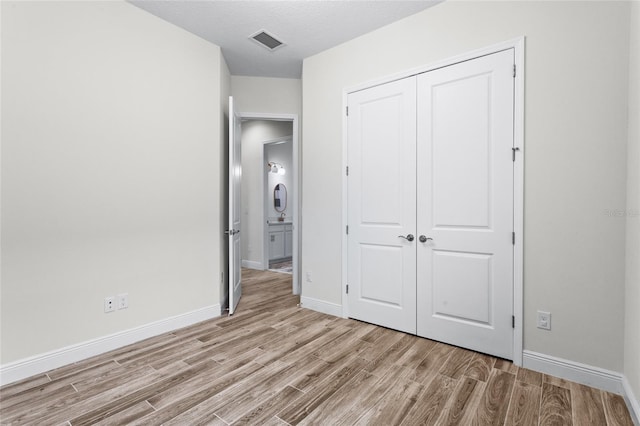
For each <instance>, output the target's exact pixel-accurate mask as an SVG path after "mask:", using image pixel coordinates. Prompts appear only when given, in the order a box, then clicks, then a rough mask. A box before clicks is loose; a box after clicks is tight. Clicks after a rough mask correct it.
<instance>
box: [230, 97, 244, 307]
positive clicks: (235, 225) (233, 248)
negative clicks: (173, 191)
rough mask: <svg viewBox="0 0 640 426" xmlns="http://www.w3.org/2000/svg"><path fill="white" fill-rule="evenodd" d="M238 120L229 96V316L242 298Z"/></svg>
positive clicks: (240, 164)
mask: <svg viewBox="0 0 640 426" xmlns="http://www.w3.org/2000/svg"><path fill="white" fill-rule="evenodd" d="M240 124H241V122H240V118H239V116H238V113H237V112H236V111H235V108H234V105H233V97H232V96H229V229H228V230H227V234H228V236H229V315H232V314H233V313H234V312H235V310H236V307H237V306H238V302H239V301H240V297H241V296H242V269H241V267H240V266H241V262H242V252H241V250H240V249H241V245H240V229H241V228H240V217H241V216H240V214H241V212H240V210H241V208H240V203H241V198H240V183H241V179H242V163H241V160H242V158H241V156H240V155H241V152H240V132H241V130H240Z"/></svg>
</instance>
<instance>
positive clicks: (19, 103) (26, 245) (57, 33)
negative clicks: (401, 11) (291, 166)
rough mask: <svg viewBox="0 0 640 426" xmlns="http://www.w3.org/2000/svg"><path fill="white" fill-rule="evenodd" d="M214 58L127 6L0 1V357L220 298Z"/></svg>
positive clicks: (217, 64) (218, 66) (209, 49)
mask: <svg viewBox="0 0 640 426" xmlns="http://www.w3.org/2000/svg"><path fill="white" fill-rule="evenodd" d="M223 68H224V66H223V64H222V59H221V54H220V49H219V47H218V46H215V45H213V44H210V43H208V42H206V41H204V40H202V39H201V38H199V37H196V36H194V35H191V34H188V33H187V32H185V31H183V30H181V29H179V28H178V27H175V26H173V25H171V24H168V23H166V22H164V21H162V20H160V19H158V18H156V17H154V16H152V15H150V14H148V13H146V12H144V11H142V10H140V9H138V8H136V7H135V6H132V5H131V4H128V3H124V2H57V1H51V2H37V3H36V2H7V1H3V2H2V88H3V90H2V99H1V101H2V289H1V303H2V306H1V311H2V312H1V323H2V325H1V327H2V328H1V334H2V354H1V357H2V360H1V362H2V364H5V363H8V362H12V361H14V360H19V359H23V358H25V357H29V356H33V355H37V354H40V353H43V352H46V351H50V350H56V349H59V348H61V347H64V346H67V345H71V344H76V343H79V342H84V341H87V340H89V339H94V338H98V337H101V336H104V335H107V334H111V333H117V332H119V331H122V330H127V329H131V328H133V327H137V326H140V325H143V324H148V323H150V322H153V321H157V320H161V319H165V318H168V317H171V316H174V315H178V314H182V313H185V312H190V311H193V310H197V309H200V308H203V307H208V306H213V305H216V304H217V303H218V302H219V280H220V273H221V267H220V264H219V259H220V258H221V253H220V240H221V235H220V212H221V209H220V202H221V200H220V189H219V188H220V171H219V169H220V161H221V159H220V146H219V144H220V135H221V123H220V117H221V116H222V111H221V107H220V101H219V99H220V96H221V90H222V89H223V86H224V83H223V82H222V80H221V79H222V76H221V73H223V71H222V70H223ZM226 84H227V86H228V82H227V83H226ZM121 292H128V293H129V309H127V310H121V311H116V312H113V313H109V314H105V313H103V298H104V297H105V296H109V295H115V294H117V293H121Z"/></svg>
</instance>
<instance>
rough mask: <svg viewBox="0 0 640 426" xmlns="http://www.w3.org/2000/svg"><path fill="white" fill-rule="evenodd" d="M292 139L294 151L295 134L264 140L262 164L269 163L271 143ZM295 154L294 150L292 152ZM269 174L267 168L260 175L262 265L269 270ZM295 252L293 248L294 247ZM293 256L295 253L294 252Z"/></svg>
mask: <svg viewBox="0 0 640 426" xmlns="http://www.w3.org/2000/svg"><path fill="white" fill-rule="evenodd" d="M289 140H291V141H292V151H293V136H292V135H290V136H284V137H281V138H276V139H270V140H267V141H263V142H262V164H267V163H266V160H267V159H266V158H265V155H264V154H265V150H266V148H267V145H271V144H276V143H279V142H286V141H289ZM291 154H292V156H293V152H292V153H291ZM268 175H269V172H267V171H266V169H265V170H263V173H262V175H260V179H261V182H262V184H261V185H262V219H263V223H262V267H263V268H264V269H265V270H267V269H269V224H268V223H267V217H268V214H267V213H268V211H269V207H270V205H271V203H272V201H271V197H270V196H269V195H270V194H269V188H268V184H269V182H268V180H269V178H268V177H267V176H268ZM293 186H294V189H295V182H294V185H293ZM288 191H289V189H288V188H287V204H289V194H288ZM293 192H294V191H292V192H291V197H292V198H293V197H294V194H293ZM293 201H294V204H296V199H295V198H294V199H293ZM292 252H293V249H292ZM292 256H293V253H292ZM293 263H294V262H293V259H292V264H293Z"/></svg>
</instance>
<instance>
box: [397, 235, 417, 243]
mask: <svg viewBox="0 0 640 426" xmlns="http://www.w3.org/2000/svg"><path fill="white" fill-rule="evenodd" d="M398 238H404V239H405V240H407V241H413V240H414V239H415V237H414V236H413V234H408V235H407V236H406V237H405V236H404V235H398Z"/></svg>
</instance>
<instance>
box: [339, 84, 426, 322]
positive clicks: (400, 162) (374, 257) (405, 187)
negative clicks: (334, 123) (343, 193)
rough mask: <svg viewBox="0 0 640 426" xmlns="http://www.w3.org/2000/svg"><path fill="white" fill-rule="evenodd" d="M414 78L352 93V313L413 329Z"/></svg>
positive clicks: (350, 165) (350, 163)
mask: <svg viewBox="0 0 640 426" xmlns="http://www.w3.org/2000/svg"><path fill="white" fill-rule="evenodd" d="M415 81H416V79H415V77H410V78H407V79H403V80H399V81H395V82H392V83H388V84H384V85H381V86H377V87H373V88H370V89H367V90H363V91H360V92H356V93H352V94H350V95H349V98H348V105H349V116H348V138H349V146H348V163H349V177H348V200H349V201H348V206H347V208H348V223H349V237H348V241H349V242H348V248H347V250H348V267H347V268H348V281H347V283H348V285H349V294H348V303H349V316H350V317H352V318H356V319H359V320H363V321H367V322H371V323H375V324H379V325H382V326H385V327H389V328H393V329H396V330H401V331H405V332H409V333H415V332H416V243H417V241H416V240H413V241H409V240H410V239H411V238H410V237H409V239H406V238H403V237H407V236H408V235H409V234H415V229H416V227H415V219H416V217H415V215H416V199H415V194H416V155H415V154H416V83H415Z"/></svg>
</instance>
